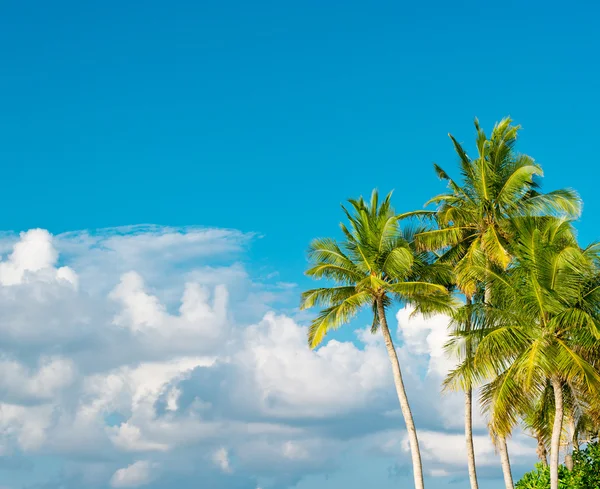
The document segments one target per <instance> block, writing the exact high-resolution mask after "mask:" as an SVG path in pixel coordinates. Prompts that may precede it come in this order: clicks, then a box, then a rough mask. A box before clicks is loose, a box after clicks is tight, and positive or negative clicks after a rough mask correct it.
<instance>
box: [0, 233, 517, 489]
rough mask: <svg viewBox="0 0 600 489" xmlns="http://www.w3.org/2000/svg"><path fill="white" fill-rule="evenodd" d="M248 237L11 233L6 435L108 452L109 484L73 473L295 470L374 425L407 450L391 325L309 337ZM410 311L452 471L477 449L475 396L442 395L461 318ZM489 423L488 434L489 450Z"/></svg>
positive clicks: (3, 281) (438, 461) (1, 270)
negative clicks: (465, 411)
mask: <svg viewBox="0 0 600 489" xmlns="http://www.w3.org/2000/svg"><path fill="white" fill-rule="evenodd" d="M249 239H250V237H249V235H245V234H243V233H239V232H237V231H228V230H210V229H195V228H191V229H187V230H186V229H170V228H159V227H148V228H143V227H135V228H120V229H117V230H105V231H101V232H97V233H87V232H80V233H68V234H63V235H59V236H57V237H52V236H51V235H50V234H49V233H47V232H46V231H42V230H33V231H28V232H27V233H22V234H21V235H20V237H19V238H18V239H17V240H15V239H14V238H8V241H6V240H4V241H1V240H0V249H2V250H5V251H8V252H9V255H8V257H7V258H6V259H5V260H4V261H1V262H0V310H2V314H3V320H2V321H1V322H0V335H1V336H2V338H3V342H2V345H1V346H0V452H2V453H4V454H15V453H18V454H22V455H23V456H25V457H29V456H33V455H37V456H41V457H43V456H45V455H46V454H52V456H54V457H62V460H64V462H65V464H70V465H69V466H74V467H78V468H80V470H79V472H77V470H74V471H73V472H74V473H75V472H77V473H80V474H85V473H88V474H89V473H91V472H90V470H91V469H89V467H90V465H84V462H83V461H82V459H85V460H86V462H85V464H95V465H94V467H95V468H94V470H93V473H94V477H93V481H94V482H93V484H96V486H93V484H92V483H91V482H90V483H89V484H87V483H82V482H81V481H79V482H70V483H69V484H71V485H65V487H68V488H69V489H71V487H80V486H85V487H87V486H88V485H89V486H90V487H106V485H107V484H108V483H109V482H110V484H111V485H112V486H113V487H135V486H139V485H143V484H152V486H151V487H155V486H154V484H158V483H159V482H160V483H162V482H163V479H160V481H159V480H158V479H157V478H158V477H166V479H165V480H167V481H169V480H171V479H169V477H173V479H172V480H177V481H179V480H184V478H185V477H188V478H189V480H195V477H198V475H199V474H201V473H202V474H204V473H209V474H214V477H217V478H218V477H220V478H221V479H218V480H225V479H222V478H226V480H227V481H228V483H229V484H231V487H236V488H237V487H257V484H260V487H263V488H265V489H270V488H272V487H277V486H279V487H289V486H293V484H295V483H296V482H297V481H298V479H299V478H301V477H303V476H304V475H305V474H318V473H325V472H327V471H331V470H333V469H332V467H335V465H336V462H337V461H339V460H340V459H341V457H342V454H344V453H345V452H346V451H347V450H348V448H349V447H350V446H354V445H355V444H359V445H364V443H368V444H372V445H373V446H375V445H376V446H377V447H378V448H377V451H378V453H379V454H383V455H385V456H387V457H390V456H391V457H394V458H397V459H398V460H405V461H406V460H408V456H407V452H406V450H405V448H404V447H403V445H402V440H403V437H404V433H403V432H402V431H399V430H401V429H402V427H403V424H402V420H401V417H400V416H399V414H398V408H397V399H396V398H395V392H394V386H393V381H392V376H391V368H390V364H389V359H388V357H387V353H386V351H385V348H384V347H383V345H382V340H381V338H380V337H379V336H373V335H371V334H370V333H369V332H368V329H359V330H358V331H357V332H356V334H355V335H354V336H353V337H352V341H351V340H346V341H337V340H330V341H327V342H325V343H324V344H323V346H322V347H320V348H319V349H317V350H315V351H312V350H310V349H309V348H308V346H307V342H306V333H307V331H306V327H305V326H303V325H302V324H301V323H300V322H299V321H298V320H295V319H292V318H291V317H289V316H288V315H284V314H277V313H276V312H274V311H273V310H269V304H270V303H271V302H272V301H274V300H277V299H278V298H282V297H284V298H285V297H288V294H290V293H292V294H295V291H294V290H293V287H291V286H290V285H289V284H285V283H272V282H268V280H270V279H265V278H264V277H260V278H259V279H257V278H255V277H252V276H250V274H249V273H248V271H247V270H246V268H245V267H244V265H243V264H242V263H241V262H240V261H239V257H238V256H236V253H239V252H240V250H241V249H242V248H243V246H244V245H245V243H246V242H247V241H248V240H249ZM10 250H12V252H10ZM58 250H60V251H61V255H60V256H59V254H58ZM217 258H218V259H217ZM213 259H215V261H212V260H213ZM59 263H60V264H61V265H62V264H63V263H65V264H67V265H68V267H62V266H61V267H59V266H58V265H59ZM266 275H268V273H266V274H265V276H266ZM271 278H273V277H271ZM264 280H266V281H267V283H265V282H263V281H264ZM77 284H78V286H75V287H74V285H77ZM294 303H295V300H294ZM409 315H410V310H408V309H403V310H401V311H399V312H398V316H397V318H398V321H399V325H398V334H399V336H400V337H401V338H402V339H403V342H399V348H398V351H399V355H400V358H401V362H402V366H403V371H404V373H405V380H406V383H407V390H408V391H409V396H410V399H411V403H412V406H413V411H414V412H415V416H416V417H417V420H418V421H419V423H423V426H422V428H421V426H419V428H420V429H421V433H422V445H423V454H424V455H423V456H424V459H425V460H427V461H428V462H429V467H428V470H429V474H430V475H433V476H436V477H444V476H445V474H446V473H448V474H455V473H456V469H455V468H456V467H457V466H458V465H459V464H464V460H463V458H464V454H463V453H462V451H461V450H463V449H462V448H460V449H454V448H452V446H453V444H456V446H461V447H462V446H463V445H464V443H463V437H462V435H457V434H456V433H457V432H458V428H460V427H461V424H462V415H460V416H457V415H456V413H457V412H460V413H462V397H461V396H446V397H443V398H440V395H439V386H440V381H441V378H442V377H443V375H445V372H446V371H447V369H448V368H449V367H450V366H451V365H452V360H451V359H448V358H447V357H445V356H444V353H443V344H444V342H445V341H446V339H447V318H445V317H443V316H436V317H434V318H432V319H429V320H424V319H423V318H421V317H418V316H417V317H416V318H412V319H410V320H409ZM361 326H362V325H361ZM390 413H391V414H390ZM386 414H387V415H386ZM478 423H479V424H478V426H479V427H481V425H482V423H483V422H482V421H478ZM390 427H391V428H394V429H395V431H392V432H389V431H385V430H389V429H390ZM447 429H450V430H452V432H451V433H449V432H448V431H447ZM390 433H391V434H392V435H393V436H388V435H390ZM486 436H487V435H486ZM486 436H484V435H483V434H482V433H480V432H478V433H477V434H476V444H477V445H476V446H477V450H478V457H480V458H481V463H482V466H488V465H489V466H491V465H492V464H494V463H496V460H495V458H494V454H493V451H491V452H490V446H491V445H490V444H489V443H488V441H487V438H486ZM436 440H439V444H438V445H436ZM517 441H518V442H519V443H516V444H515V442H512V443H513V445H514V446H511V448H512V449H514V450H515V454H520V453H525V450H526V449H527V447H526V445H522V444H520V443H521V442H520V440H517ZM130 457H135V458H138V459H143V460H138V462H135V463H133V464H132V465H129V466H126V465H127V464H128V463H129V461H130V460H131V459H130ZM124 461H125V462H124ZM117 463H118V465H117ZM117 467H122V468H119V469H118V470H116V472H115V469H116V468H117ZM159 468H160V470H159ZM234 468H235V470H234ZM88 469H89V470H88ZM69 473H70V472H69ZM81 477H83V475H82V476H81ZM178 477H179V478H180V479H178ZM211 477H212V476H211ZM257 477H258V479H257ZM69 480H71V479H69ZM72 480H73V481H75V480H79V479H72ZM82 480H83V479H82ZM86 480H87V479H86ZM186 480H187V479H186ZM215 480H217V479H210V480H208V481H205V482H203V484H204V485H205V486H206V487H216V486H215V482H214V481H215ZM236 481H237V482H236ZM240 481H242V482H240ZM234 482H235V484H238V482H239V484H238V485H235V484H234ZM165 484H167V486H168V485H169V483H168V482H166V483H165ZM226 487H229V486H226Z"/></svg>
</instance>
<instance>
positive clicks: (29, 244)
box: [0, 229, 77, 286]
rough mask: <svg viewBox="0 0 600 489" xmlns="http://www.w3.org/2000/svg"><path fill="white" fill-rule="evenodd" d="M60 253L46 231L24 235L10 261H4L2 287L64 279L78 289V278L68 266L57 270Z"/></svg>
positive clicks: (36, 230)
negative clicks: (34, 281)
mask: <svg viewBox="0 0 600 489" xmlns="http://www.w3.org/2000/svg"><path fill="white" fill-rule="evenodd" d="M57 260H58V252H57V251H56V248H55V247H54V245H53V237H52V235H51V234H50V233H49V232H48V231H46V230H44V229H32V230H30V231H27V232H25V233H21V235H20V240H19V241H18V242H17V243H16V244H15V245H14V247H13V251H12V253H11V254H10V255H9V256H8V258H7V259H6V260H4V261H2V262H0V284H2V285H5V286H6V285H18V284H22V283H23V282H28V281H32V280H62V281H65V282H69V283H70V284H72V285H73V286H77V275H76V274H75V272H74V271H73V270H72V269H70V268H68V267H60V268H55V265H56V262H57Z"/></svg>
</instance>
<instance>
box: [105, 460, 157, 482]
mask: <svg viewBox="0 0 600 489" xmlns="http://www.w3.org/2000/svg"><path fill="white" fill-rule="evenodd" d="M152 469H153V464H151V463H150V462H149V461H147V460H139V461H137V462H135V463H133V464H131V465H129V466H128V467H125V468H123V469H119V470H117V471H116V472H115V473H114V475H113V476H112V478H111V479H110V485H111V486H112V487H139V486H143V485H145V484H148V483H149V482H150V481H151V480H152Z"/></svg>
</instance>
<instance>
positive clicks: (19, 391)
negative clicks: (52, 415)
mask: <svg viewBox="0 0 600 489" xmlns="http://www.w3.org/2000/svg"><path fill="white" fill-rule="evenodd" d="M74 378H75V366H74V364H73V361H72V360H70V359H68V358H62V357H47V358H41V359H40V361H39V366H38V368H37V370H34V369H29V368H27V367H26V366H24V365H23V364H21V363H19V362H17V361H16V360H8V359H4V360H0V393H2V394H3V396H4V397H6V398H11V399H20V400H25V401H27V400H43V399H46V400H49V399H52V398H53V397H55V396H56V395H57V394H58V392H59V391H60V390H62V389H64V388H66V387H68V386H69V385H70V384H71V383H72V382H73V380H74Z"/></svg>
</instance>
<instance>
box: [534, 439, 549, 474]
mask: <svg viewBox="0 0 600 489" xmlns="http://www.w3.org/2000/svg"><path fill="white" fill-rule="evenodd" d="M536 440H537V448H536V450H535V453H537V456H538V458H539V459H540V462H541V464H542V465H543V466H544V467H547V466H548V450H546V444H545V443H544V440H543V439H542V436H541V435H537V436H536Z"/></svg>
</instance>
